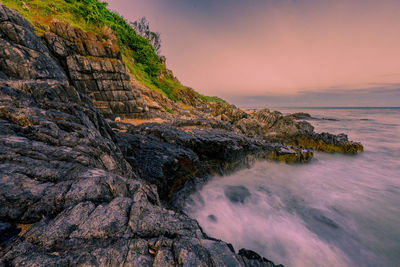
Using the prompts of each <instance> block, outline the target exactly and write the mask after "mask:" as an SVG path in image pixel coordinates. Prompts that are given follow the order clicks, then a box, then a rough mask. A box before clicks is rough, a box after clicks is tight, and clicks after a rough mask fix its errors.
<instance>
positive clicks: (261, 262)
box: [238, 249, 283, 267]
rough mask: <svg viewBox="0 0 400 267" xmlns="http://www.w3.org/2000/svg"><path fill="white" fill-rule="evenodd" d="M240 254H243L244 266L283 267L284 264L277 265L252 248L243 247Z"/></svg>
mask: <svg viewBox="0 0 400 267" xmlns="http://www.w3.org/2000/svg"><path fill="white" fill-rule="evenodd" d="M238 254H239V256H241V259H242V261H243V263H244V264H243V265H244V266H249V267H250V266H260V267H283V265H282V264H279V265H275V264H274V263H273V262H272V261H270V260H268V259H266V258H263V257H261V256H260V255H258V254H257V253H256V252H254V251H252V250H248V249H241V250H239V253H238Z"/></svg>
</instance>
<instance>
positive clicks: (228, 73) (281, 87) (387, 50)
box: [108, 0, 400, 101]
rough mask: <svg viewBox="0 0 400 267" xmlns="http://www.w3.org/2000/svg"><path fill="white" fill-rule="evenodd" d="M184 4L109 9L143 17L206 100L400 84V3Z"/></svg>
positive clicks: (114, 3)
mask: <svg viewBox="0 0 400 267" xmlns="http://www.w3.org/2000/svg"><path fill="white" fill-rule="evenodd" d="M182 1H183V0H170V1H163V0H146V1H141V0H109V1H108V2H109V7H110V8H111V9H112V10H115V11H117V12H118V13H120V14H121V15H123V16H124V17H125V18H127V19H128V20H131V21H133V20H136V19H138V18H139V17H141V16H146V17H147V18H148V20H149V21H150V26H151V28H152V30H154V31H159V32H161V38H162V54H163V55H165V56H166V57H167V65H168V67H169V68H170V69H172V70H173V71H174V74H175V75H176V76H177V77H178V78H179V79H180V80H181V81H182V82H183V83H184V84H185V85H188V86H191V87H193V88H194V89H196V90H198V91H199V92H201V93H204V94H207V95H218V96H221V97H229V96H231V95H235V96H241V95H243V96H245V95H247V96H248V95H293V94H296V93H299V92H303V91H326V90H334V89H332V88H340V89H343V90H346V89H358V88H360V89H363V88H370V87H374V88H375V87H379V86H382V87H383V88H384V87H386V86H389V87H392V86H393V84H399V83H400V52H399V48H400V1H392V0H382V1H370V0H364V1H361V0H348V1H344V0H337V1H316V0H299V1H293V0H282V1H276V0H271V1H262V0H249V1H248V2H246V1H240V0H232V2H230V1H228V0H221V1H222V2H220V5H217V4H215V2H213V1H209V0H205V1H204V2H203V4H202V6H199V4H197V5H196V2H195V1H194V0H192V1H190V0H187V1H186V2H185V3H183V2H182ZM190 2H193V3H192V4H191V3H190ZM399 101H400V100H399Z"/></svg>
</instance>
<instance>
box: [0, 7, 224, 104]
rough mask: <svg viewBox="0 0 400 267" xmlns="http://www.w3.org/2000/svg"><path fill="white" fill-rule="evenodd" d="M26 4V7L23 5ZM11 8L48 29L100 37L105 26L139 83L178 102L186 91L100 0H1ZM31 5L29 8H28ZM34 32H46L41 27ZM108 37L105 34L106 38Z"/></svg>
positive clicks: (143, 40)
mask: <svg viewBox="0 0 400 267" xmlns="http://www.w3.org/2000/svg"><path fill="white" fill-rule="evenodd" d="M24 2H25V3H26V5H24V4H23V3H24ZM2 3H3V4H4V5H6V6H8V7H11V8H14V9H16V10H18V11H19V12H20V13H21V14H22V15H23V16H24V17H25V18H26V19H27V20H28V21H29V22H30V23H32V24H33V25H35V23H39V24H40V25H42V26H48V24H49V23H50V22H51V20H52V19H54V18H55V19H58V20H61V21H68V23H69V24H71V25H72V26H75V27H79V28H81V29H83V30H85V31H89V32H94V33H96V34H97V35H99V36H102V33H104V30H105V26H106V27H108V28H110V29H111V30H112V31H113V32H114V34H115V35H116V37H117V40H118V45H119V46H120V48H121V52H122V55H123V61H124V63H125V64H126V65H127V66H128V68H129V70H130V71H131V73H132V74H133V75H135V77H136V78H137V80H138V81H139V82H141V83H142V84H143V85H145V86H146V87H148V88H149V89H151V90H154V91H157V92H160V93H162V94H164V95H165V96H166V97H168V98H169V99H171V100H173V101H175V102H179V101H178V99H177V97H176V93H177V92H179V91H180V90H182V89H183V88H185V86H183V85H182V84H181V83H180V82H179V81H178V80H177V79H176V78H175V77H174V76H173V75H172V73H171V72H170V71H168V70H167V69H166V67H165V65H163V64H162V63H161V60H160V57H159V56H158V55H157V54H156V52H155V50H154V48H153V46H152V45H151V43H150V41H149V40H147V39H146V38H144V37H142V36H140V35H138V34H137V33H136V31H135V30H134V29H133V28H132V27H131V26H130V25H129V23H128V22H127V21H126V20H125V19H124V18H123V17H122V16H121V15H119V14H117V13H116V12H112V11H110V10H109V9H107V3H106V2H101V1H98V0H52V1H48V0H2ZM26 6H28V8H26ZM35 31H36V32H37V33H38V34H40V33H43V30H42V29H41V27H35ZM105 36H106V35H105ZM196 94H197V95H198V97H199V98H200V99H202V100H204V101H207V102H221V103H226V102H225V101H223V100H222V99H220V98H218V97H208V96H203V95H201V94H199V93H197V92H196Z"/></svg>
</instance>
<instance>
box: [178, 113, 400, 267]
mask: <svg viewBox="0 0 400 267" xmlns="http://www.w3.org/2000/svg"><path fill="white" fill-rule="evenodd" d="M280 110H281V111H282V112H283V113H286V112H291V113H292V112H296V111H303V112H308V113H310V114H311V115H312V116H314V117H317V118H329V119H335V120H310V121H309V122H310V123H311V124H313V125H314V127H315V129H316V131H318V132H322V131H328V132H331V133H335V134H338V133H342V132H343V133H347V134H348V136H349V139H351V140H357V141H360V142H362V144H363V145H364V149H365V151H364V152H363V153H361V154H360V155H357V156H346V155H342V154H328V153H315V156H314V159H313V160H312V161H311V163H308V164H289V165H288V164H283V163H277V162H271V161H262V162H258V163H256V164H255V165H253V166H252V167H251V168H249V169H244V170H241V171H238V172H236V173H234V174H233V175H229V176H224V177H214V178H213V179H211V180H210V181H209V182H208V183H207V184H206V185H204V186H203V187H202V188H201V189H199V191H198V192H196V193H195V194H193V195H192V196H191V197H190V198H189V199H188V201H187V203H186V208H185V211H186V213H188V214H189V215H190V216H191V217H193V218H195V219H197V220H198V221H199V223H200V225H201V226H202V228H203V230H204V231H205V232H206V233H207V234H208V235H209V236H212V237H215V238H219V239H222V240H224V241H226V242H229V243H232V245H233V246H234V248H235V250H236V251H238V250H239V249H240V248H248V249H252V250H254V251H256V252H258V253H259V254H261V255H262V256H264V257H267V258H268V259H270V260H272V261H274V262H275V263H282V264H284V265H285V266H400V109H295V110H290V109H280Z"/></svg>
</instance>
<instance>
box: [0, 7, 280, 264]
mask: <svg viewBox="0 0 400 267" xmlns="http://www.w3.org/2000/svg"><path fill="white" fill-rule="evenodd" d="M53 37H54V36H53ZM58 41H59V40H58ZM60 42H61V41H60ZM54 43H56V42H54ZM78 45H79V43H78ZM69 48H71V47H69ZM69 48H68V49H69ZM57 49H58V50H56V49H54V50H53V51H52V52H50V51H49V50H48V48H47V47H46V46H45V45H44V44H43V43H42V42H41V40H40V39H39V38H38V37H37V36H36V35H35V34H34V33H33V29H32V27H31V26H30V25H29V24H28V23H27V22H26V21H25V20H24V19H23V18H22V17H21V15H20V14H18V13H17V12H15V11H13V10H12V9H9V8H7V7H5V6H3V5H1V4H0V233H1V234H2V235H1V237H2V238H1V239H0V242H1V243H0V266H273V264H271V263H270V262H269V261H266V260H264V259H262V258H261V257H258V258H257V257H256V256H254V255H256V254H255V253H239V254H236V253H235V252H234V250H233V249H232V246H230V245H229V244H226V243H224V242H223V241H219V240H215V239H212V238H209V237H207V236H206V235H205V234H204V233H203V232H202V230H201V228H200V227H199V226H198V224H197V222H196V221H195V220H192V219H190V218H189V217H187V216H186V215H184V214H182V213H180V212H179V211H172V210H168V209H166V208H165V207H163V206H162V205H161V204H160V200H159V197H158V193H157V190H156V187H155V186H153V185H150V184H149V183H148V182H146V181H144V180H142V179H140V178H139V175H141V174H142V175H144V176H145V175H150V174H151V172H147V173H146V168H145V166H146V165H143V164H144V163H143V161H142V160H141V159H140V158H139V156H138V155H143V157H144V159H145V160H147V158H146V155H149V153H150V152H149V150H147V151H146V146H148V147H150V148H158V149H159V150H166V151H172V152H174V151H176V153H175V154H174V153H172V155H171V157H183V158H185V157H186V158H187V159H190V160H192V162H193V164H196V162H197V160H198V159H197V158H198V154H196V152H195V151H197V150H196V149H195V147H191V148H193V149H190V150H192V151H193V152H190V150H189V149H187V148H186V147H187V146H189V147H190V142H191V141H190V138H189V139H187V138H186V137H185V136H183V137H182V138H181V139H182V141H180V142H182V145H181V146H179V147H185V148H186V149H184V148H176V149H175V150H174V149H173V148H172V144H171V142H172V141H171V140H167V139H164V140H163V141H162V143H161V139H162V137H160V136H158V137H157V136H156V131H153V132H154V133H153V134H152V136H153V138H154V139H152V138H151V137H147V138H144V137H143V139H142V140H143V142H144V144H143V146H140V145H139V144H138V142H141V141H140V139H138V138H139V137H138V134H139V133H140V132H143V133H145V131H146V129H142V128H139V129H137V130H135V131H133V130H132V131H129V132H130V133H129V134H130V135H131V136H127V137H126V139H125V142H127V144H126V145H121V147H122V148H124V147H126V150H125V151H124V153H122V152H121V150H120V148H119V145H117V141H118V143H119V142H120V140H124V136H119V135H118V136H116V135H115V133H114V132H113V131H112V129H111V128H110V127H109V125H108V124H107V122H106V121H105V119H104V117H103V115H102V114H101V113H100V112H99V111H98V110H97V109H96V108H95V105H94V104H93V102H92V101H91V99H90V98H89V97H88V96H86V95H85V93H84V92H85V91H83V90H81V89H82V88H77V87H79V85H78V83H76V80H72V81H71V79H70V76H69V75H70V73H66V72H65V71H64V69H63V67H65V66H63V64H64V63H62V62H61V61H60V62H57V61H56V60H55V59H54V58H58V57H59V56H60V54H61V53H62V52H60V51H64V50H63V49H64V48H63V47H61V48H60V47H58V46H57ZM93 49H94V50H93V51H96V52H93V51H92V52H90V53H98V54H97V55H96V56H97V57H101V56H102V55H103V54H101V53H103V52H102V51H101V50H96V49H95V48H93ZM72 50H74V53H75V52H76V51H75V48H74V49H72ZM68 51H69V50H68ZM105 51H106V52H104V53H106V54H105V55H107V56H109V55H110V54H109V53H111V54H112V55H115V56H118V54H117V53H115V54H114V52H115V51H114V50H110V51H108V50H107V49H105ZM52 53H53V54H52ZM54 53H57V54H54ZM68 53H69V52H68ZM79 53H82V51H80V52H79ZM107 53H108V54H107ZM68 56H71V57H73V58H74V60H75V59H77V58H80V56H85V55H80V56H78V57H77V56H76V55H69V54H68ZM68 56H67V57H68ZM82 62H83V63H84V62H86V61H85V60H84V61H82ZM82 62H81V63H82ZM88 62H89V63H90V64H92V63H93V62H91V61H90V60H89V61H88ZM117 64H118V63H117ZM84 67H85V66H81V65H79V64H78V65H77V68H84ZM71 70H72V69H71ZM135 134H136V135H135ZM232 138H233V137H232ZM232 138H231V139H232ZM218 139H221V141H225V142H230V141H229V139H226V137H223V136H220V137H218ZM239 139H240V138H239ZM155 140H157V142H159V143H156V141H155ZM147 141H148V143H149V145H146V143H145V142H147ZM185 142H186V143H185ZM136 149H138V150H142V149H143V151H144V152H141V153H139V154H134V153H133V152H134V150H136ZM179 149H180V150H179ZM198 149H200V151H201V150H202V149H204V148H201V147H200V148H198ZM220 149H221V148H220ZM230 149H231V150H232V151H240V148H239V147H237V144H235V143H232V144H231V148H230ZM129 153H131V155H132V162H133V156H134V157H135V160H136V162H137V165H135V164H133V163H131V164H129V163H128V162H127V161H126V160H125V158H124V156H126V158H127V159H128V161H131V159H130V158H129V157H128V154H129ZM218 157H227V155H226V154H224V153H222V152H221V153H218ZM160 160H161V159H160ZM162 162H163V164H167V165H168V164H170V162H171V161H170V160H169V159H166V160H164V159H162ZM143 166H144V167H143ZM160 166H163V165H162V164H161V165H160ZM149 169H153V167H151V168H149ZM157 178H158V177H157V176H154V177H152V178H151V179H153V180H155V181H157ZM16 228H20V229H21V230H23V231H21V232H19V235H17V234H18V231H16V230H15V229H16ZM4 233H6V234H4Z"/></svg>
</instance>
